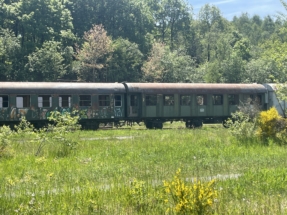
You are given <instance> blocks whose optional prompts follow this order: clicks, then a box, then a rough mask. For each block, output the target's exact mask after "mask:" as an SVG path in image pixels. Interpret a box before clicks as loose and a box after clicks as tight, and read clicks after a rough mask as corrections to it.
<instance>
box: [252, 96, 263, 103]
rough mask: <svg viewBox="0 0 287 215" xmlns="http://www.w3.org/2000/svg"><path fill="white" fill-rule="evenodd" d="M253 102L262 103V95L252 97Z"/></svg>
mask: <svg viewBox="0 0 287 215" xmlns="http://www.w3.org/2000/svg"><path fill="white" fill-rule="evenodd" d="M254 102H255V103H256V104H258V105H261V104H262V95H256V96H255V98H254Z"/></svg>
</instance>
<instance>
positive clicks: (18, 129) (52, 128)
mask: <svg viewBox="0 0 287 215" xmlns="http://www.w3.org/2000/svg"><path fill="white" fill-rule="evenodd" d="M48 119H49V121H50V124H48V125H47V126H46V127H43V128H41V129H35V128H34V126H33V125H32V124H31V123H30V122H29V121H27V120H26V119H25V117H22V118H21V120H20V123H19V124H18V125H16V126H15V128H14V129H13V130H12V129H11V128H10V127H8V126H3V127H1V128H0V141H1V142H0V158H1V157H7V156H11V142H13V141H15V140H17V142H19V144H27V143H29V142H31V143H37V144H38V147H37V150H36V152H35V155H36V156H39V155H40V154H41V152H42V149H43V148H44V146H45V145H47V144H50V145H53V146H54V150H51V151H49V152H50V153H51V155H52V154H54V155H55V156H56V157H62V156H67V155H68V154H69V153H70V152H71V151H72V150H73V149H74V148H75V146H76V145H77V141H76V140H75V139H73V138H70V137H69V135H68V134H69V133H70V132H75V131H77V130H79V129H80V125H79V124H78V120H79V116H78V115H74V113H73V116H71V114H70V113H68V112H65V113H64V114H61V113H60V112H57V111H54V112H51V115H50V116H49V118H48ZM33 151H34V150H33Z"/></svg>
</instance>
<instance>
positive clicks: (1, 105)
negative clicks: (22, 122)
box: [0, 95, 9, 108]
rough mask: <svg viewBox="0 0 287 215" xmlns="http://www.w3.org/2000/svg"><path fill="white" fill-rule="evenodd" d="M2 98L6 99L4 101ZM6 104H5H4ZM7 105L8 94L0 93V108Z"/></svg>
mask: <svg viewBox="0 0 287 215" xmlns="http://www.w3.org/2000/svg"><path fill="white" fill-rule="evenodd" d="M4 98H7V101H5V99H4ZM4 104H6V105H4ZM7 107H9V96H8V95H0V108H7Z"/></svg>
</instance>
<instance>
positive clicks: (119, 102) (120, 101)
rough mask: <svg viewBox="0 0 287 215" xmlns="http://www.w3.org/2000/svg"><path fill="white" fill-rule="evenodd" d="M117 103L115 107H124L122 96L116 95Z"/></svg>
mask: <svg viewBox="0 0 287 215" xmlns="http://www.w3.org/2000/svg"><path fill="white" fill-rule="evenodd" d="M117 97H119V98H120V100H119V99H117ZM114 101H115V102H114V105H115V107H122V103H123V102H122V95H115V100H114Z"/></svg>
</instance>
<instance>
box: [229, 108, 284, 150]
mask: <svg viewBox="0 0 287 215" xmlns="http://www.w3.org/2000/svg"><path fill="white" fill-rule="evenodd" d="M242 110H243V111H242ZM248 110H249V111H248ZM255 110H256V108H254V107H252V108H250V106H249V107H248V108H246V106H245V107H243V108H242V107H240V110H239V111H237V112H235V113H232V117H231V118H230V119H228V120H227V122H226V124H225V126H226V127H228V128H229V132H230V133H231V134H232V135H233V136H235V137H236V138H237V139H239V140H241V141H242V142H248V140H252V139H260V140H261V141H262V143H264V144H266V143H268V141H275V142H276V143H277V144H286V141H287V120H286V119H285V118H283V117H281V116H280V115H279V113H278V112H277V110H276V108H275V107H272V108H270V109H269V110H267V111H261V112H260V111H258V110H257V111H255ZM250 113H251V114H250Z"/></svg>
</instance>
